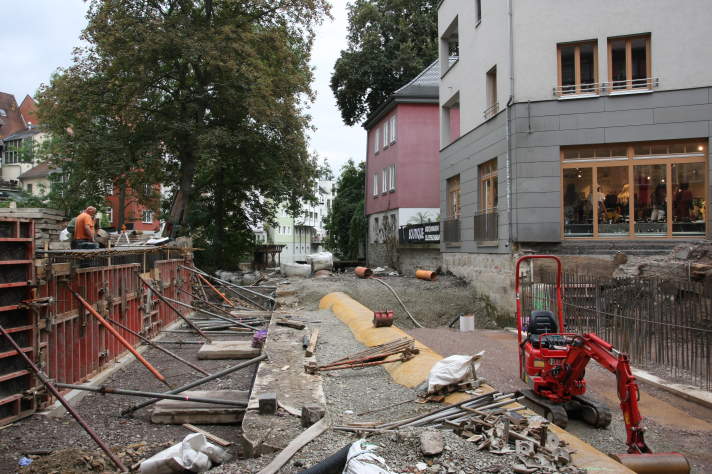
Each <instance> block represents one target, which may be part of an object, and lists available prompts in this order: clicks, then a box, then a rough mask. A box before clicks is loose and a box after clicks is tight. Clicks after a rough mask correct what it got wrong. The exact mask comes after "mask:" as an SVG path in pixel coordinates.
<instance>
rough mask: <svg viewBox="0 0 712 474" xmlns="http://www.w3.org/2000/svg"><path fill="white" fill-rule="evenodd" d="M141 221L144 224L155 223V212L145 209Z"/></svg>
mask: <svg viewBox="0 0 712 474" xmlns="http://www.w3.org/2000/svg"><path fill="white" fill-rule="evenodd" d="M141 222H143V223H144V224H153V212H151V211H143V218H142V219H141Z"/></svg>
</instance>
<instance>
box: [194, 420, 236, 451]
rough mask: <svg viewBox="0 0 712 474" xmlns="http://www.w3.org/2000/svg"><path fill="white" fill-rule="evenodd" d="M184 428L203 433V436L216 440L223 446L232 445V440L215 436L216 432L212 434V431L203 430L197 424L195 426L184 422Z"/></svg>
mask: <svg viewBox="0 0 712 474" xmlns="http://www.w3.org/2000/svg"><path fill="white" fill-rule="evenodd" d="M183 428H185V429H187V430H190V431H193V432H195V433H200V434H201V435H203V436H205V437H206V438H208V439H209V440H210V441H214V442H216V443H217V444H219V445H220V446H223V447H228V446H230V445H231V444H232V442H231V441H227V440H225V439H223V438H221V437H219V436H215V435H214V434H212V433H210V432H208V431H205V430H201V429H200V428H198V427H197V426H193V425H191V424H190V423H183Z"/></svg>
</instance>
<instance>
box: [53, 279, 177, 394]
mask: <svg viewBox="0 0 712 474" xmlns="http://www.w3.org/2000/svg"><path fill="white" fill-rule="evenodd" d="M67 288H69V291H71V292H72V294H73V295H74V296H75V297H76V298H77V299H78V300H79V302H80V303H81V304H82V306H84V307H85V308H86V309H87V311H89V312H90V313H91V315H92V316H94V317H95V318H96V319H97V320H98V321H99V322H100V323H101V324H102V325H103V326H104V327H105V328H106V329H107V331H109V332H110V333H111V334H112V335H113V336H114V337H115V338H116V339H118V341H119V342H120V343H121V345H123V346H124V347H125V348H126V349H128V351H129V352H131V353H132V354H133V355H134V357H136V358H137V359H138V360H139V361H140V362H141V363H142V364H143V365H144V366H146V368H147V369H148V370H149V371H150V372H151V373H152V374H153V375H154V376H155V377H156V378H157V379H158V380H160V381H161V382H163V383H164V384H166V385H168V387H170V386H171V385H170V384H169V383H168V382H167V381H166V378H165V377H164V376H163V375H162V374H161V373H160V372H159V371H158V370H157V369H156V368H155V367H153V366H152V365H151V363H150V362H149V361H147V360H146V359H144V357H143V356H142V355H141V354H139V353H138V351H136V349H134V347H133V346H132V345H131V344H130V343H129V341H127V340H126V339H124V337H123V336H122V335H121V334H119V332H118V331H117V330H116V329H114V327H113V326H112V325H111V324H109V322H108V321H107V320H106V319H104V317H103V316H102V315H100V314H99V313H98V312H97V310H95V309H94V308H93V307H92V305H90V304H89V303H87V301H86V300H85V299H84V298H82V297H81V295H79V293H77V292H76V291H74V290H73V289H72V288H71V287H69V286H67Z"/></svg>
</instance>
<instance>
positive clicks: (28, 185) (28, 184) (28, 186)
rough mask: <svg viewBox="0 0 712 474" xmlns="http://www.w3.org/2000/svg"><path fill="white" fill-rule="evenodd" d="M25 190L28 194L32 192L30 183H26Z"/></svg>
mask: <svg viewBox="0 0 712 474" xmlns="http://www.w3.org/2000/svg"><path fill="white" fill-rule="evenodd" d="M27 192H28V194H32V183H27Z"/></svg>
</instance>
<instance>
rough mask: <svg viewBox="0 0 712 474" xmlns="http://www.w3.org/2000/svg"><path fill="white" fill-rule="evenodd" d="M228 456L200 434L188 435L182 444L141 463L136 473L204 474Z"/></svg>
mask: <svg viewBox="0 0 712 474" xmlns="http://www.w3.org/2000/svg"><path fill="white" fill-rule="evenodd" d="M228 458H229V456H228V455H227V453H226V452H225V450H224V449H222V448H220V447H218V446H215V445H214V444H212V443H209V442H208V441H207V440H206V439H205V436H204V435H202V434H200V433H194V434H189V435H188V436H186V437H185V438H184V439H183V441H182V442H180V443H178V444H176V445H174V446H171V447H170V448H168V449H165V450H163V451H161V452H160V453H158V454H155V455H154V456H152V457H151V458H149V459H147V460H145V461H143V462H142V463H141V466H140V467H139V470H138V472H140V473H142V474H165V473H169V472H183V471H185V470H189V471H192V472H205V471H207V470H208V469H210V468H211V467H212V466H213V465H214V464H222V463H223V462H225V461H227V460H228Z"/></svg>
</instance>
